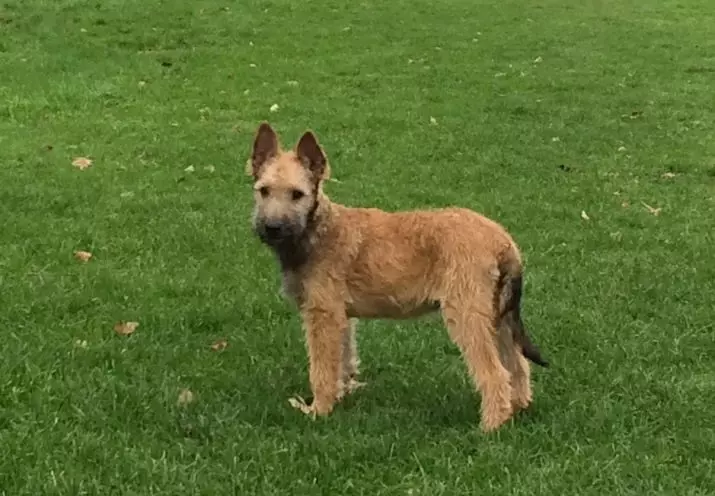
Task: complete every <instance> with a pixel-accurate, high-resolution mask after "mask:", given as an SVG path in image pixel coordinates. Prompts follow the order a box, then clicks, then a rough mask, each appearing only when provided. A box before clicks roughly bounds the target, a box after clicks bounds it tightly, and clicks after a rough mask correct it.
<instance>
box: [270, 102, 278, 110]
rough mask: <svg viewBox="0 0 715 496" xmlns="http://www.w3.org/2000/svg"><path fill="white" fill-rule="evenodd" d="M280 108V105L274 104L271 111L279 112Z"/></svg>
mask: <svg viewBox="0 0 715 496" xmlns="http://www.w3.org/2000/svg"><path fill="white" fill-rule="evenodd" d="M279 108H280V107H279V106H278V104H277V103H274V104H273V105H271V109H270V110H271V112H278V109H279Z"/></svg>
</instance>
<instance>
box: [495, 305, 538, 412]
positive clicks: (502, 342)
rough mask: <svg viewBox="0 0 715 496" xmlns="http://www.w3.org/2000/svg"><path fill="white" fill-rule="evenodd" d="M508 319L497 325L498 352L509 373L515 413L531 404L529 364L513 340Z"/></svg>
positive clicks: (507, 317) (508, 317)
mask: <svg viewBox="0 0 715 496" xmlns="http://www.w3.org/2000/svg"><path fill="white" fill-rule="evenodd" d="M510 318H511V317H510V316H509V315H507V316H505V317H504V318H502V321H501V322H500V323H499V327H498V333H499V352H500V354H501V358H502V363H503V364H504V366H505V367H506V369H507V370H508V371H509V372H510V373H511V387H512V392H511V403H512V406H513V408H514V411H516V410H521V409H525V408H527V407H528V406H529V405H530V404H531V401H532V393H531V369H530V368H529V362H528V361H527V360H526V358H525V357H524V355H523V354H522V353H521V347H520V346H519V343H517V342H516V339H515V338H514V331H513V329H512V326H511V323H510Z"/></svg>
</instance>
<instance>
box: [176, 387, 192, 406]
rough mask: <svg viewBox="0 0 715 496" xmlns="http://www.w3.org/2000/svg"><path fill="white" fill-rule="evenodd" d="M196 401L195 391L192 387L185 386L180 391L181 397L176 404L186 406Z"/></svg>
mask: <svg viewBox="0 0 715 496" xmlns="http://www.w3.org/2000/svg"><path fill="white" fill-rule="evenodd" d="M193 402H194V393H192V392H191V390H190V389H187V388H183V389H182V390H181V391H179V397H178V398H177V399H176V406H186V405H188V404H189V403H193Z"/></svg>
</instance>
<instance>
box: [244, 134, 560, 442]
mask: <svg viewBox="0 0 715 496" xmlns="http://www.w3.org/2000/svg"><path fill="white" fill-rule="evenodd" d="M247 166H248V171H249V172H250V174H252V175H253V178H254V181H255V182H254V188H253V189H254V198H255V211H254V216H253V227H254V230H255V232H256V234H257V235H258V236H259V238H260V239H261V241H262V242H263V243H265V244H266V245H268V246H269V247H271V248H272V250H273V251H274V253H275V254H276V256H277V258H278V260H279V262H280V266H281V270H282V273H283V290H284V292H285V293H286V294H287V295H288V296H289V297H291V299H293V300H294V301H295V302H296V304H297V305H298V307H299V309H300V312H301V316H302V319H303V324H304V327H305V332H306V338H307V339H306V340H307V348H308V352H309V359H310V386H311V389H312V392H313V401H312V403H311V404H310V405H308V404H306V403H305V401H303V400H302V399H295V398H291V400H290V401H291V404H292V405H293V406H294V407H296V408H299V409H300V410H302V411H303V412H304V413H306V414H309V415H311V416H313V418H315V415H327V414H329V413H330V412H331V411H332V409H333V407H334V405H335V403H336V402H337V401H338V400H340V398H342V397H343V395H344V394H347V393H350V392H352V391H353V390H354V389H355V388H357V387H360V386H361V385H362V383H360V382H358V381H357V380H356V377H357V373H358V370H357V367H358V358H357V346H356V341H355V323H356V319H357V318H409V317H417V316H420V315H423V314H425V313H428V312H434V311H440V312H441V313H442V317H443V319H444V322H445V324H446V326H447V329H448V330H449V334H450V336H451V338H452V340H453V341H454V342H455V343H456V344H457V345H458V346H459V348H460V350H461V351H462V354H463V356H464V359H465V361H466V363H467V366H468V369H469V373H470V375H471V376H472V379H473V380H474V382H475V385H476V386H477V387H478V388H479V390H480V392H481V394H482V424H481V425H482V429H483V430H484V431H491V430H494V429H496V428H498V427H499V426H501V425H502V424H503V423H504V422H506V421H507V420H509V418H510V417H511V416H512V414H513V413H514V412H515V411H516V410H518V409H521V408H526V407H527V406H528V405H529V404H530V403H531V401H532V394H531V385H530V371H529V364H528V362H527V361H526V360H525V358H524V357H526V358H529V359H530V360H532V361H533V362H535V363H538V364H540V365H542V366H547V365H548V364H547V362H545V361H544V360H543V359H542V358H541V356H540V353H539V351H538V349H537V348H536V347H535V346H534V345H533V344H532V343H531V341H530V340H529V337H528V336H527V333H526V330H525V328H524V325H523V323H522V320H521V317H520V314H519V308H520V300H521V291H522V262H521V256H520V254H519V250H518V248H517V246H516V244H515V243H514V241H513V240H512V238H511V237H510V236H509V234H508V233H507V232H506V231H505V230H504V228H503V227H501V226H500V225H499V224H497V223H495V222H493V221H491V220H489V219H487V218H485V217H483V216H481V215H479V214H477V213H475V212H473V211H471V210H467V209H463V208H445V209H440V210H417V211H410V212H397V213H389V212H384V211H382V210H378V209H374V208H350V207H346V206H343V205H339V204H337V203H333V202H332V201H330V199H328V197H327V196H326V195H325V193H324V192H323V181H324V180H325V179H326V178H328V176H329V171H330V168H329V165H328V160H327V158H326V156H325V153H324V152H323V150H322V148H321V147H320V145H319V144H318V141H317V139H316V138H315V136H314V135H313V133H311V132H309V131H308V132H306V133H305V134H304V135H303V136H302V137H301V138H300V140H299V142H298V144H297V145H296V147H295V149H294V150H292V151H284V150H282V149H281V146H280V144H279V141H278V137H277V135H276V133H275V132H274V131H273V129H272V128H271V126H270V125H269V124H267V123H263V124H261V126H260V127H259V128H258V131H257V133H256V137H255V140H254V143H253V153H252V155H251V159H250V161H249V163H248V164H247Z"/></svg>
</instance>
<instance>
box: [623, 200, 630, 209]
mask: <svg viewBox="0 0 715 496" xmlns="http://www.w3.org/2000/svg"><path fill="white" fill-rule="evenodd" d="M629 206H630V204H629V203H628V202H627V201H624V202H623V203H621V207H623V208H628V207H629Z"/></svg>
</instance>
